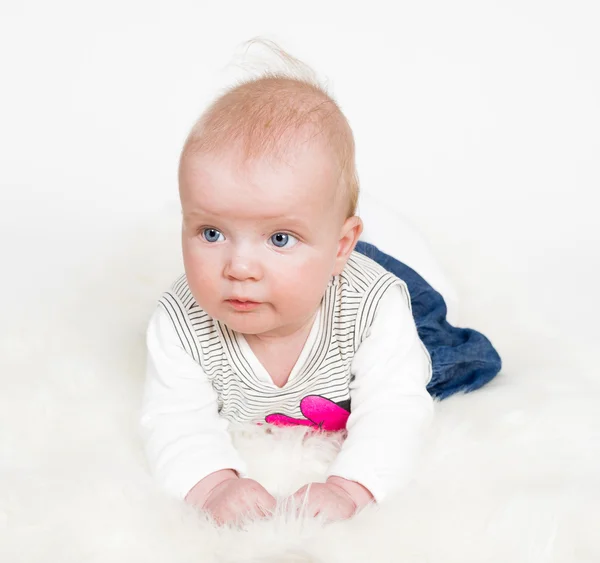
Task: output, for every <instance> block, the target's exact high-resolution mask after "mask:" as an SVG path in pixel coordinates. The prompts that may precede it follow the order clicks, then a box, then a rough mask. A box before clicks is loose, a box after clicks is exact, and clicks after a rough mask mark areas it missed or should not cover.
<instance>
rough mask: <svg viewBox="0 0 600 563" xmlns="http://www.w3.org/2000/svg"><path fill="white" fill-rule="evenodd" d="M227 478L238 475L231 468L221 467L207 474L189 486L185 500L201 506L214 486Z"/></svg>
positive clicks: (233, 477)
mask: <svg viewBox="0 0 600 563" xmlns="http://www.w3.org/2000/svg"><path fill="white" fill-rule="evenodd" d="M228 479H239V476H238V474H237V473H236V472H235V471H234V470H233V469H221V470H220V471H215V472H214V473H211V474H210V475H207V476H206V477H204V479H201V480H200V481H198V483H196V484H195V485H194V486H193V487H192V488H191V490H190V491H189V493H188V494H187V495H186V496H185V502H187V503H189V504H191V505H193V506H197V507H199V508H202V507H203V506H204V503H205V502H206V499H207V498H208V496H209V495H210V493H211V492H212V491H213V490H214V488H215V487H217V486H218V485H220V484H221V483H222V482H223V481H227V480H228Z"/></svg>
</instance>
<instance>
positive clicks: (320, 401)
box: [265, 395, 350, 432]
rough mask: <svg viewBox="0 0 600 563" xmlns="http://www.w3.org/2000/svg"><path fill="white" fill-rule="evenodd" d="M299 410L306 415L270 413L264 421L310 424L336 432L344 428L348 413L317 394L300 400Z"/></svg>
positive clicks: (281, 424)
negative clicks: (302, 416) (300, 416)
mask: <svg viewBox="0 0 600 563" xmlns="http://www.w3.org/2000/svg"><path fill="white" fill-rule="evenodd" d="M300 411H301V412H302V414H303V415H304V416H305V417H306V418H305V419H303V418H293V417H291V416H287V415H285V414H279V413H276V414H270V415H268V416H266V417H265V421H266V422H268V423H269V424H274V425H276V426H311V427H313V428H316V429H320V430H324V431H325V432H337V431H338V430H344V429H345V428H346V422H347V420H348V417H349V416H350V413H349V412H348V411H347V410H346V409H343V408H342V407H340V406H339V405H337V404H336V403H334V402H333V401H330V400H329V399H326V398H325V397H320V396H319V395H308V396H307V397H304V399H302V401H300Z"/></svg>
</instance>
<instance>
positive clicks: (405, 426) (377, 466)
mask: <svg viewBox="0 0 600 563" xmlns="http://www.w3.org/2000/svg"><path fill="white" fill-rule="evenodd" d="M408 299H409V297H408V291H407V290H406V286H404V284H402V285H401V286H398V285H395V286H392V287H391V288H389V289H388V291H387V292H386V294H385V295H384V296H383V297H382V299H381V301H380V302H379V306H378V308H377V312H376V315H375V318H374V320H373V323H372V325H371V328H370V329H369V332H368V333H367V335H366V337H365V339H364V340H363V342H362V343H361V344H360V346H359V348H358V350H357V351H356V354H355V356H354V359H353V362H352V373H353V375H354V376H355V378H354V381H353V382H352V383H351V385H350V394H351V399H352V403H351V408H352V412H351V414H350V417H349V418H348V423H347V429H348V438H347V439H346V441H345V443H344V445H343V446H342V449H341V450H340V452H339V454H338V457H337V458H336V460H335V461H334V462H333V464H332V465H331V467H330V468H329V473H328V474H329V475H330V476H338V477H342V478H344V479H346V480H348V481H352V482H356V483H359V484H361V485H362V486H364V487H365V488H366V489H368V490H369V491H370V492H371V494H372V495H373V497H374V499H375V500H376V501H377V502H379V501H381V500H382V499H383V498H384V497H385V496H387V495H388V494H390V493H392V492H394V491H396V490H398V489H400V488H401V487H402V486H404V485H405V484H407V483H408V481H410V479H411V477H412V472H413V469H414V462H415V460H416V457H417V455H418V452H419V447H420V445H421V441H422V433H423V429H424V428H425V427H426V426H427V424H428V423H429V421H430V420H431V418H432V414H433V410H434V409H433V399H432V398H431V396H430V394H429V393H428V391H427V388H426V387H427V384H428V383H429V380H430V379H431V360H430V357H429V354H428V352H427V350H426V348H425V346H424V345H423V344H422V342H421V340H420V339H419V336H418V334H417V330H416V326H415V322H414V319H413V316H412V313H411V311H410V308H409V301H408Z"/></svg>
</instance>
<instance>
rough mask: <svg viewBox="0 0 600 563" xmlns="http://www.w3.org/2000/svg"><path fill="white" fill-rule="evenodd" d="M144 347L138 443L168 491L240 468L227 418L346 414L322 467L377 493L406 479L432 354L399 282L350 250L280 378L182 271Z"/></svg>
mask: <svg viewBox="0 0 600 563" xmlns="http://www.w3.org/2000/svg"><path fill="white" fill-rule="evenodd" d="M147 352H148V354H147V374H146V384H145V392H144V401H143V409H142V418H141V426H142V434H143V438H144V442H145V448H146V453H147V457H148V460H149V464H150V466H151V469H152V471H153V473H154V474H155V476H156V478H157V479H158V480H159V482H160V483H161V484H162V485H163V486H164V488H165V489H166V490H167V491H169V492H170V493H172V494H174V495H176V496H178V497H181V498H183V497H184V496H185V495H186V494H187V493H188V492H189V490H190V489H191V488H192V487H193V486H194V485H195V484H196V483H197V482H198V481H200V480H201V479H202V478H204V477H206V476H208V475H209V474H211V473H213V472H215V471H218V470H220V469H229V468H230V469H234V470H236V471H237V472H238V473H240V475H242V476H243V475H245V474H246V466H245V463H244V461H243V460H242V459H241V457H240V455H239V454H238V452H237V451H236V450H235V448H234V447H233V444H232V441H231V437H230V435H229V433H228V424H229V422H230V421H236V422H243V421H247V422H263V423H264V422H265V421H267V422H277V421H282V420H285V421H287V422H288V423H294V422H296V423H298V424H304V425H314V426H315V427H319V426H320V427H322V428H324V429H325V430H331V429H337V428H338V427H339V426H340V425H341V424H343V423H344V422H346V418H347V422H346V424H345V426H346V429H347V433H348V435H347V438H346V440H345V442H344V444H343V446H342V448H341V450H340V452H339V454H338V456H337V458H336V459H335V460H334V462H333V463H332V465H331V467H330V468H329V471H328V475H337V476H340V477H343V478H345V479H349V480H352V481H356V482H359V483H361V484H362V485H363V486H365V487H366V488H367V489H369V490H370V491H371V493H372V494H373V496H374V497H375V500H377V501H381V500H382V499H383V498H384V497H385V496H386V495H388V494H389V493H391V492H393V491H395V490H397V489H399V488H401V487H402V486H403V485H404V484H406V483H407V482H408V481H409V480H410V478H411V474H412V469H413V465H414V460H415V455H416V453H417V450H418V447H419V444H420V438H421V434H422V430H423V428H424V426H425V424H426V423H427V422H428V421H429V419H430V417H431V415H432V412H433V401H432V398H431V396H430V395H429V393H428V392H427V390H426V385H427V383H428V382H429V380H430V378H431V362H430V358H429V355H428V353H427V350H426V349H425V347H424V345H423V344H422V342H421V341H420V339H419V337H418V335H417V331H416V327H415V323H414V320H413V317H412V313H411V308H410V299H409V297H408V291H407V288H406V285H405V284H404V282H402V281H401V280H399V279H398V278H396V277H395V276H393V275H392V274H390V273H388V272H386V271H385V270H384V269H383V268H381V266H379V265H378V264H376V263H375V262H374V261H372V260H370V259H369V258H367V257H364V256H362V255H360V254H358V253H356V252H355V253H353V254H352V257H351V259H350V260H349V261H348V265H347V267H346V268H345V269H344V272H342V274H340V276H336V278H334V279H333V280H332V282H331V283H330V284H329V286H328V288H327V291H326V293H325V296H324V298H323V301H322V304H321V307H320V309H319V311H318V312H317V315H316V318H315V321H314V324H313V327H312V330H311V332H310V334H309V337H308V339H307V341H306V343H305V345H304V348H303V350H302V352H301V354H300V357H299V358H298V361H297V362H296V364H295V366H294V368H293V370H292V372H291V374H290V377H289V379H288V382H287V383H286V385H284V386H283V387H282V388H279V387H277V386H276V385H275V384H274V383H273V381H272V380H271V378H270V376H269V374H268V373H267V371H266V369H265V368H264V367H263V366H262V365H261V363H260V361H259V360H258V359H257V358H256V356H255V355H254V354H253V352H252V350H251V348H250V347H249V345H248V344H247V342H246V341H245V339H244V337H243V335H241V334H239V333H235V332H233V331H231V330H230V329H228V328H227V327H225V326H224V325H222V324H221V323H219V322H218V321H215V320H213V319H211V318H210V317H208V315H207V314H206V313H204V312H203V311H202V310H201V309H199V307H198V306H197V304H196V303H195V301H194V300H193V297H192V296H191V293H190V292H189V288H188V287H187V283H186V282H185V278H184V277H182V278H180V279H179V280H178V282H176V283H175V284H174V286H173V290H172V291H170V292H167V293H166V294H165V295H164V296H163V298H162V299H161V302H160V304H159V307H158V308H157V309H156V310H155V312H154V314H153V316H152V318H151V320H150V323H149V326H148V330H147ZM349 408H350V410H351V412H350V414H349V417H348V415H347V412H346V411H347V410H348V409H349ZM315 409H316V412H315ZM319 409H321V411H319ZM344 413H345V415H344Z"/></svg>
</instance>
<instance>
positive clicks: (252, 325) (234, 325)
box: [215, 304, 279, 334]
mask: <svg viewBox="0 0 600 563" xmlns="http://www.w3.org/2000/svg"><path fill="white" fill-rule="evenodd" d="M264 306H265V305H264V304H263V305H261V307H259V309H258V310H256V309H255V310H254V311H223V312H221V314H220V315H218V316H215V318H216V319H217V320H218V321H220V322H221V323H223V324H224V325H226V326H227V327H228V328H230V329H231V330H233V331H235V332H240V333H242V334H263V333H265V332H270V331H272V330H277V328H279V326H278V324H277V323H276V322H275V321H274V319H269V318H268V316H269V315H266V314H265V312H264V311H260V308H262V307H264Z"/></svg>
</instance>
